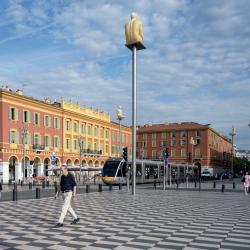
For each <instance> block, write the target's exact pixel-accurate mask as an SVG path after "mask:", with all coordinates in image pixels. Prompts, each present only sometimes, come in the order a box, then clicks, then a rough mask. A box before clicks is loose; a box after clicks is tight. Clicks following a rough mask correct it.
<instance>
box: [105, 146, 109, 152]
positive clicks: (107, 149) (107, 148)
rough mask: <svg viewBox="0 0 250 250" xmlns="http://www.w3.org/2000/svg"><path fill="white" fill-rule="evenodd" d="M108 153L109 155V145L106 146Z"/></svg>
mask: <svg viewBox="0 0 250 250" xmlns="http://www.w3.org/2000/svg"><path fill="white" fill-rule="evenodd" d="M106 153H107V154H108V153H109V145H106Z"/></svg>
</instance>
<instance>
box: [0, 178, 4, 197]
mask: <svg viewBox="0 0 250 250" xmlns="http://www.w3.org/2000/svg"><path fill="white" fill-rule="evenodd" d="M2 190H3V187H2V183H1V182H0V200H1V199H2Z"/></svg>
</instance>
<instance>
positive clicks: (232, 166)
mask: <svg viewBox="0 0 250 250" xmlns="http://www.w3.org/2000/svg"><path fill="white" fill-rule="evenodd" d="M231 135H232V159H231V173H232V178H233V176H234V134H233V132H232V134H231Z"/></svg>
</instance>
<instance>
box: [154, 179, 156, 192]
mask: <svg viewBox="0 0 250 250" xmlns="http://www.w3.org/2000/svg"><path fill="white" fill-rule="evenodd" d="M154 189H155V190H156V180H154Z"/></svg>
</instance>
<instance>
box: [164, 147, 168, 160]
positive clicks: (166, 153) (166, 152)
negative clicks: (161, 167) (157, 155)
mask: <svg viewBox="0 0 250 250" xmlns="http://www.w3.org/2000/svg"><path fill="white" fill-rule="evenodd" d="M165 155H166V159H168V148H166V151H165Z"/></svg>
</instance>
